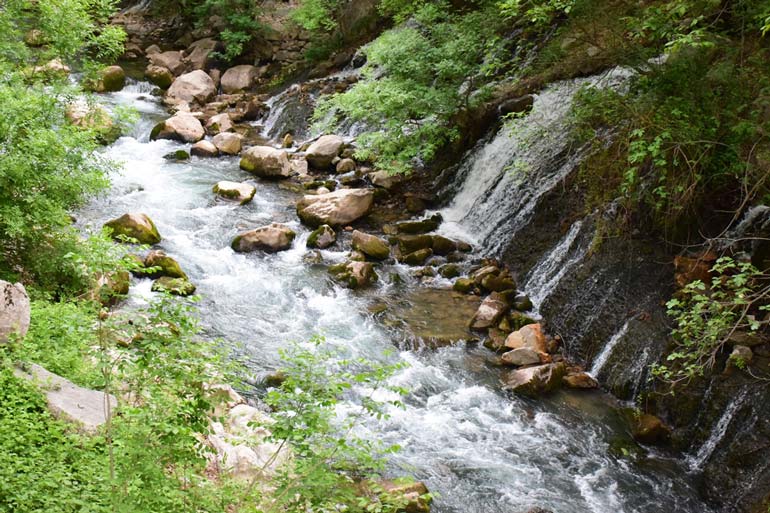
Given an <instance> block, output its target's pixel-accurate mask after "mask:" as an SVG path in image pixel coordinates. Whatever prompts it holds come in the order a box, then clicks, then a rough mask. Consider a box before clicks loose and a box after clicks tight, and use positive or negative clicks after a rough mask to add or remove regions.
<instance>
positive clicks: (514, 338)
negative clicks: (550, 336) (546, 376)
mask: <svg viewBox="0 0 770 513" xmlns="http://www.w3.org/2000/svg"><path fill="white" fill-rule="evenodd" d="M505 347H507V348H509V349H519V348H522V347H528V348H529V349H533V350H534V351H537V352H539V353H546V352H548V344H547V342H546V339H545V334H544V333H543V326H542V325H540V324H527V325H526V326H524V327H522V328H521V329H519V330H517V331H514V332H513V333H511V334H510V335H508V338H506V339H505Z"/></svg>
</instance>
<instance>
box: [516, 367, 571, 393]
mask: <svg viewBox="0 0 770 513" xmlns="http://www.w3.org/2000/svg"><path fill="white" fill-rule="evenodd" d="M566 371H567V367H566V366H565V365H564V362H558V363H548V364H545V365H537V366H535V367H526V368H524V369H517V370H515V371H512V372H509V373H508V374H507V375H506V376H505V377H504V378H503V383H504V385H503V389H505V390H511V391H513V392H514V393H517V394H522V395H528V396H533V397H534V396H539V395H543V394H547V393H549V392H553V391H555V390H556V389H558V388H559V386H560V385H561V379H562V378H563V377H564V374H565V373H566Z"/></svg>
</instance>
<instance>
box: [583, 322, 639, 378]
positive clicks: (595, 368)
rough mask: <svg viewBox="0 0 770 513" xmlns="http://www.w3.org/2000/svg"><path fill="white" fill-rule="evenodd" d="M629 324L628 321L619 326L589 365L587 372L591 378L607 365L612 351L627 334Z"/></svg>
mask: <svg viewBox="0 0 770 513" xmlns="http://www.w3.org/2000/svg"><path fill="white" fill-rule="evenodd" d="M629 322H630V319H629V320H628V321H626V322H625V323H623V326H621V327H620V329H619V330H618V331H617V332H615V334H614V335H612V337H611V338H610V339H609V340H608V341H607V343H606V344H605V345H604V348H603V349H602V351H601V352H600V353H599V354H598V355H597V356H596V358H595V359H594V363H593V365H591V370H589V371H588V373H589V374H590V375H591V376H593V377H597V376H598V375H599V373H600V372H601V371H602V369H604V366H605V365H607V361H608V360H609V359H610V356H612V351H613V350H614V349H615V347H616V346H617V345H618V344H619V343H620V341H621V340H623V338H624V337H625V336H626V334H627V333H628V324H629Z"/></svg>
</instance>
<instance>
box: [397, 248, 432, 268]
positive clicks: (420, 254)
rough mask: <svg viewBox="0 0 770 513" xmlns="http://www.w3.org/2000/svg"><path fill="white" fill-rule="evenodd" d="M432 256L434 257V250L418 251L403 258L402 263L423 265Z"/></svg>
mask: <svg viewBox="0 0 770 513" xmlns="http://www.w3.org/2000/svg"><path fill="white" fill-rule="evenodd" d="M431 256H433V250H432V249H430V248H425V249H418V250H417V251H413V252H412V253H409V254H407V255H404V256H402V257H401V258H400V261H401V262H402V263H404V264H406V265H423V264H424V263H425V261H426V260H427V259H429V258H430V257H431Z"/></svg>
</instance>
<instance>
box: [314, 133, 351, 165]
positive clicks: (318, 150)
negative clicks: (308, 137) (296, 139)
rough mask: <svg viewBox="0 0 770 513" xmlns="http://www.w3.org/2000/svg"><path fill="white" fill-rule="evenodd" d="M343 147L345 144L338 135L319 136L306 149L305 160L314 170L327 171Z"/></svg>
mask: <svg viewBox="0 0 770 513" xmlns="http://www.w3.org/2000/svg"><path fill="white" fill-rule="evenodd" d="M344 145H345V142H344V141H343V140H342V137H340V136H338V135H324V136H321V137H319V138H318V140H316V141H315V142H314V143H313V144H311V145H310V147H309V148H308V149H307V151H306V152H305V159H306V160H307V162H308V164H310V165H311V166H312V167H314V168H316V169H328V168H330V167H331V166H332V161H333V160H334V159H335V158H337V157H338V156H339V154H340V152H341V151H342V147H343V146H344Z"/></svg>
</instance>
